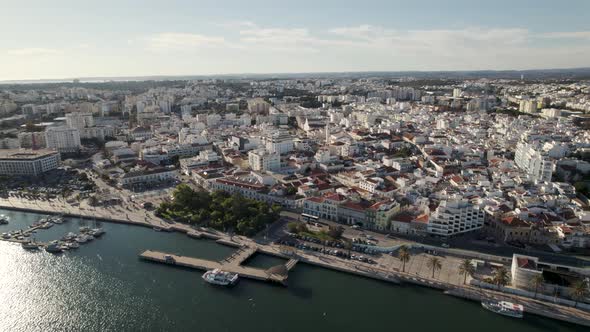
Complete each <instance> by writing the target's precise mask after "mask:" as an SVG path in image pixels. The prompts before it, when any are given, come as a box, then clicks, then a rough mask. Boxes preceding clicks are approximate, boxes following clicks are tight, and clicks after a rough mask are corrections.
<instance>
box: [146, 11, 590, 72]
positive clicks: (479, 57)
mask: <svg viewBox="0 0 590 332" xmlns="http://www.w3.org/2000/svg"><path fill="white" fill-rule="evenodd" d="M222 24H223V25H224V27H225V28H227V31H224V32H223V33H219V35H220V36H223V37H218V36H210V35H205V34H198V33H195V34H192V33H174V32H167V33H160V34H155V35H151V36H148V37H147V38H144V39H142V40H141V41H142V43H143V44H144V47H145V48H146V49H148V50H152V51H153V50H156V51H166V50H185V51H188V52H194V51H199V54H200V55H202V56H203V59H207V61H213V62H215V61H221V59H224V61H225V60H227V61H229V62H231V63H232V64H235V65H236V66H237V68H238V69H237V70H238V71H240V72H246V71H251V70H250V69H249V68H253V67H255V68H258V67H263V68H271V67H270V66H271V64H274V65H275V66H280V68H278V69H275V70H278V71H298V70H300V71H307V70H310V69H316V68H320V70H328V71H338V70H462V69H465V70H472V69H525V68H549V67H576V66H587V65H589V64H588V62H587V60H584V59H585V57H587V58H590V49H589V47H588V46H585V45H582V44H580V43H577V44H573V45H569V46H568V47H567V51H566V50H565V49H564V48H563V47H560V45H557V44H556V43H555V41H554V40H552V39H548V38H541V37H551V38H567V37H570V38H585V37H586V33H584V32H576V33H551V34H545V35H539V34H533V33H531V32H530V31H529V30H527V29H522V28H482V27H467V28H462V29H423V30H399V29H388V28H384V27H380V26H373V25H368V24H364V25H358V26H344V27H335V28H332V29H327V30H322V31H319V30H315V31H314V30H309V29H307V28H303V27H289V28H284V27H261V26H258V25H257V24H254V23H252V22H249V21H238V22H230V23H222ZM571 41H572V42H573V41H574V40H571ZM228 50H229V51H235V50H239V51H240V52H241V54H242V57H241V58H242V59H244V60H243V63H240V62H239V61H237V60H236V59H235V58H233V56H232V57H230V58H228V54H234V53H235V52H226V51H228ZM248 57H249V59H250V60H249V61H247V60H245V59H246V58H248ZM236 61H237V62H236ZM240 68H243V69H240ZM267 71H272V70H270V69H268V70H267Z"/></svg>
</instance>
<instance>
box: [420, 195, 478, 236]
mask: <svg viewBox="0 0 590 332" xmlns="http://www.w3.org/2000/svg"><path fill="white" fill-rule="evenodd" d="M483 223H484V211H483V209H480V208H479V206H478V205H474V204H472V203H470V202H469V201H468V200H465V199H457V200H449V201H447V200H444V201H442V202H440V205H439V206H438V207H437V208H436V210H435V211H434V212H433V213H432V215H431V216H430V219H429V222H428V226H427V230H428V232H429V233H431V234H434V235H440V236H452V235H455V234H460V233H466V232H470V231H474V230H476V229H479V228H481V227H483Z"/></svg>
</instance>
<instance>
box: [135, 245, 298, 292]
mask: <svg viewBox="0 0 590 332" xmlns="http://www.w3.org/2000/svg"><path fill="white" fill-rule="evenodd" d="M256 252H257V249H256V248H254V247H241V248H240V249H239V250H238V251H236V252H234V253H233V254H232V255H230V256H229V257H227V258H224V259H222V260H221V261H212V260H207V259H201V258H195V257H188V256H180V255H173V254H167V253H164V252H159V251H152V250H146V251H144V252H143V253H141V254H140V255H139V257H140V258H141V259H144V260H148V261H152V262H157V263H163V264H169V265H177V266H183V267H188V268H192V269H197V270H213V269H220V270H223V271H226V272H231V273H237V274H238V275H239V276H240V277H243V278H249V279H254V280H259V281H269V282H274V283H278V284H281V285H284V286H286V285H287V278H288V272H289V270H290V269H292V268H293V267H294V266H295V264H296V263H297V262H294V263H293V262H291V261H289V262H287V264H290V265H289V266H285V268H284V269H282V268H281V266H284V265H281V266H278V267H271V268H270V269H266V270H265V269H258V268H253V267H247V266H243V265H241V264H242V263H243V262H244V261H246V260H247V259H248V258H250V257H251V256H252V255H254V254H255V253H256ZM170 257H172V259H170ZM167 258H168V259H167Z"/></svg>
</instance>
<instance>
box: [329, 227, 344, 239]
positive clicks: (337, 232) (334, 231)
mask: <svg viewBox="0 0 590 332" xmlns="http://www.w3.org/2000/svg"><path fill="white" fill-rule="evenodd" d="M343 233H344V227H342V226H330V227H329V229H328V235H329V236H330V237H332V238H334V239H340V237H342V234H343Z"/></svg>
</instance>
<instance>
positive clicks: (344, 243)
mask: <svg viewBox="0 0 590 332" xmlns="http://www.w3.org/2000/svg"><path fill="white" fill-rule="evenodd" d="M342 249H346V251H348V258H350V249H352V242H351V241H350V240H348V239H343V240H342Z"/></svg>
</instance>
